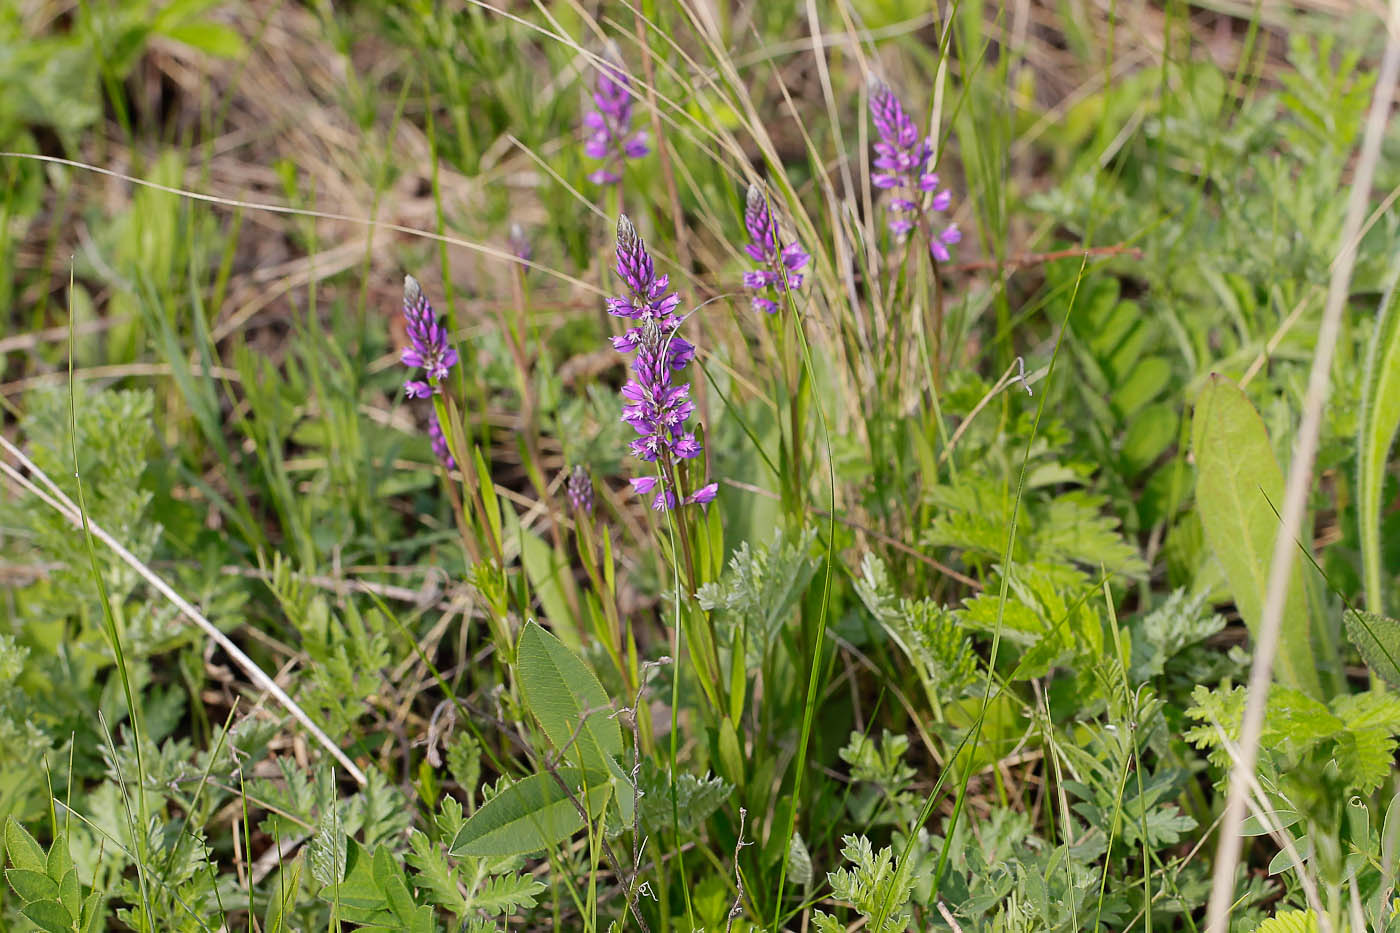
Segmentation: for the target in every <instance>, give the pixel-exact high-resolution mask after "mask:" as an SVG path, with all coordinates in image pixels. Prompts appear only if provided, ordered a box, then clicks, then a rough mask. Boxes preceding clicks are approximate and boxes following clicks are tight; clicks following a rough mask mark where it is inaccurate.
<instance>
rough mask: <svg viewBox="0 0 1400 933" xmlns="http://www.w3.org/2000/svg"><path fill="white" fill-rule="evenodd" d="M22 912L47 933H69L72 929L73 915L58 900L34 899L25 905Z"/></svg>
mask: <svg viewBox="0 0 1400 933" xmlns="http://www.w3.org/2000/svg"><path fill="white" fill-rule="evenodd" d="M22 913H23V914H24V915H25V916H26V917H28V918H29V919H30V920H31V921H32V922H33V923H34V925H35V926H37V927H38V928H39V929H41V930H46V931H47V933H71V931H72V929H73V917H72V916H71V915H70V914H69V913H68V911H67V910H66V909H64V907H63V905H62V904H60V903H59V902H58V901H35V902H34V903H32V904H27V905H25V908H24V910H23V911H22Z"/></svg>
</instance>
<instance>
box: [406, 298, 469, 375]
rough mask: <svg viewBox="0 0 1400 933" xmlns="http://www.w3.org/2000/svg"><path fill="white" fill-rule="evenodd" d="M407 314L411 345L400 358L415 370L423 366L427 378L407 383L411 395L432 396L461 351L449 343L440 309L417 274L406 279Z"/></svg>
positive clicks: (454, 364)
mask: <svg viewBox="0 0 1400 933" xmlns="http://www.w3.org/2000/svg"><path fill="white" fill-rule="evenodd" d="M403 316H404V320H405V321H406V322H407V323H408V341H409V345H408V346H407V347H404V350H403V354H402V356H401V357H400V359H402V361H403V364H404V365H405V366H407V367H409V368H411V369H421V370H423V371H424V373H425V375H426V376H427V381H426V382H425V381H423V380H420V379H410V380H408V381H407V382H405V383H404V384H403V387H404V391H405V392H406V393H407V394H408V397H409V398H431V397H432V396H434V395H436V394H437V393H438V392H439V391H441V390H440V387H439V384H440V383H441V382H442V380H443V379H446V378H447V374H448V372H450V371H451V369H452V367H453V366H456V365H457V359H458V355H457V351H456V350H455V349H453V347H452V346H451V345H450V344H449V342H448V336H447V328H446V326H444V325H443V323H442V322H441V321H439V320H438V316H437V312H436V311H434V310H433V306H432V305H431V304H430V303H429V302H428V298H427V296H426V295H424V294H423V287H422V286H421V285H419V284H418V280H417V279H415V278H414V277H413V276H411V275H408V276H404V280H403Z"/></svg>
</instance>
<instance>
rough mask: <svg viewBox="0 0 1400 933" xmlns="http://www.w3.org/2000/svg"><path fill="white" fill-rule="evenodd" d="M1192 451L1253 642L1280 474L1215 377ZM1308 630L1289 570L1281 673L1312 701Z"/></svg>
mask: <svg viewBox="0 0 1400 933" xmlns="http://www.w3.org/2000/svg"><path fill="white" fill-rule="evenodd" d="M1191 447H1192V450H1193V452H1194V453H1195V456H1196V472H1197V476H1198V477H1199V478H1198V480H1197V483H1196V499H1197V503H1198V508H1199V510H1200V514H1201V522H1202V524H1203V525H1204V526H1205V531H1206V540H1207V541H1209V542H1210V547H1211V550H1213V551H1214V552H1215V556H1216V558H1217V559H1218V560H1219V561H1220V563H1221V564H1222V565H1223V566H1224V567H1225V578H1226V579H1227V580H1228V581H1229V583H1230V591H1231V594H1232V595H1233V596H1234V599H1235V604H1236V605H1237V606H1238V607H1239V610H1240V615H1242V616H1243V617H1244V619H1245V621H1246V623H1248V625H1249V626H1250V631H1251V632H1252V633H1253V634H1254V635H1255V637H1258V635H1259V624H1260V621H1261V617H1262V616H1263V612H1264V603H1265V599H1266V593H1267V591H1268V585H1269V572H1270V567H1271V565H1272V561H1273V554H1274V539H1275V538H1276V537H1277V536H1278V511H1277V510H1279V509H1282V508H1283V472H1282V471H1281V470H1280V469H1279V467H1278V461H1277V460H1276V459H1274V454H1273V448H1272V447H1270V446H1269V436H1268V433H1267V431H1266V430H1265V428H1264V422H1263V421H1262V420H1260V418H1259V415H1258V413H1257V412H1256V411H1255V410H1254V407H1253V406H1252V405H1250V403H1249V399H1248V398H1246V397H1245V394H1244V393H1243V392H1242V391H1240V389H1239V388H1238V387H1237V386H1235V385H1234V384H1232V383H1231V382H1229V381H1228V380H1226V379H1223V378H1221V377H1218V376H1214V375H1212V376H1211V378H1210V380H1209V382H1208V383H1207V384H1206V388H1205V390H1204V391H1203V392H1202V393H1201V397H1200V399H1199V400H1198V401H1197V402H1196V414H1195V418H1194V420H1193V422H1192V444H1191ZM1311 631H1312V626H1311V625H1310V624H1309V620H1308V608H1307V604H1306V601H1305V599H1304V595H1303V583H1302V579H1301V574H1300V573H1294V574H1293V575H1292V576H1291V577H1290V578H1289V584H1288V595H1287V599H1286V602H1285V603H1284V610H1283V619H1282V625H1281V627H1280V629H1279V655H1278V667H1279V676H1280V678H1281V679H1282V680H1283V682H1284V683H1286V684H1288V685H1290V686H1292V687H1296V688H1297V689H1299V690H1303V691H1304V692H1306V693H1308V694H1310V695H1312V696H1314V697H1317V696H1321V695H1322V684H1321V682H1320V681H1319V679H1318V674H1317V671H1318V666H1317V658H1316V654H1315V650H1314V646H1313V643H1312V635H1311Z"/></svg>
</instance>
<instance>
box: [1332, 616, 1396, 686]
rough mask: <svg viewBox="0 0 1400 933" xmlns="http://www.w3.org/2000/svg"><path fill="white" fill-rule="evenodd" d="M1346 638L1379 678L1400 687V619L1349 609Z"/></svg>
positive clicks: (1345, 617) (1344, 617) (1346, 618)
mask: <svg viewBox="0 0 1400 933" xmlns="http://www.w3.org/2000/svg"><path fill="white" fill-rule="evenodd" d="M1342 618H1343V619H1344V620H1345V621H1346V627H1347V637H1348V638H1350V639H1351V643H1352V644H1353V645H1355V646H1356V650H1357V651H1359V652H1361V659H1362V660H1363V661H1365V662H1366V666H1367V667H1369V668H1370V669H1371V672H1372V673H1373V674H1375V675H1376V676H1377V677H1380V678H1381V679H1383V680H1384V681H1385V682H1386V683H1388V684H1391V685H1392V686H1396V687H1400V622H1397V621H1396V620H1395V619H1391V618H1387V617H1386V616H1383V615H1378V614H1377V613H1374V612H1358V611H1357V610H1355V609H1348V610H1347V611H1346V613H1345V614H1344V615H1343V616H1342Z"/></svg>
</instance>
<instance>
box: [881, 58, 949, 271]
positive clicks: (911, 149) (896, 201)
mask: <svg viewBox="0 0 1400 933" xmlns="http://www.w3.org/2000/svg"><path fill="white" fill-rule="evenodd" d="M870 119H871V121H872V122H874V124H875V132H876V134H877V135H878V136H879V137H880V140H879V142H877V143H875V153H876V158H875V162H874V170H873V171H872V172H871V173H870V181H871V183H872V184H873V185H874V186H875V187H876V188H882V189H885V190H888V191H891V192H893V194H892V196H891V197H890V199H889V202H888V206H889V211H890V218H889V228H890V230H891V231H893V232H894V233H895V235H896V236H900V237H903V236H904V235H906V234H907V233H908V232H909V231H910V230H913V229H915V228H916V227H917V228H918V229H920V230H922V231H923V232H924V233H925V235H926V236H927V237H928V251H929V255H930V256H932V257H933V258H934V259H936V260H938V261H939V262H947V261H948V259H950V258H951V256H950V254H949V252H948V247H949V246H951V245H952V244H954V243H957V242H958V241H959V240H961V239H962V234H961V233H960V232H959V231H958V228H957V225H956V224H952V225H949V226H948V227H945V228H944V229H943V231H942V232H940V233H937V234H935V233H934V232H933V229H932V227H933V215H934V214H939V213H943V212H945V211H947V210H948V208H949V207H950V206H951V205H952V203H953V196H952V194H951V193H950V192H949V191H948V190H947V189H946V188H945V189H943V190H941V191H940V190H938V175H937V173H935V172H933V171H932V170H931V169H932V162H933V139H932V137H929V136H924V137H920V136H919V131H918V129H917V128H916V127H915V126H914V121H913V119H912V118H911V117H910V116H909V114H908V112H907V111H905V109H904V105H903V104H901V103H900V102H899V98H898V97H896V96H895V93H894V91H892V90H890V88H889V86H888V85H886V84H885V83H884V82H883V81H879V80H876V81H874V83H873V86H872V88H871V91H870ZM930 195H932V196H931V197H930Z"/></svg>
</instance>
